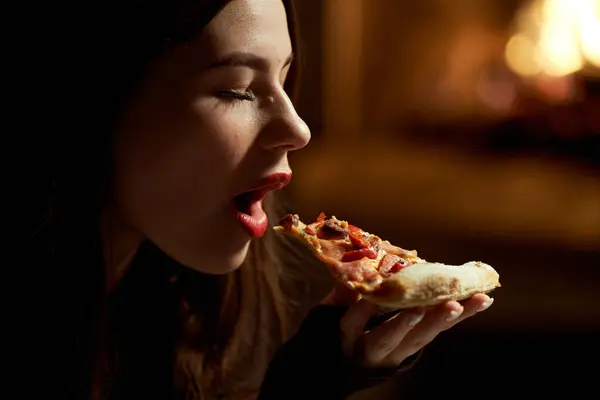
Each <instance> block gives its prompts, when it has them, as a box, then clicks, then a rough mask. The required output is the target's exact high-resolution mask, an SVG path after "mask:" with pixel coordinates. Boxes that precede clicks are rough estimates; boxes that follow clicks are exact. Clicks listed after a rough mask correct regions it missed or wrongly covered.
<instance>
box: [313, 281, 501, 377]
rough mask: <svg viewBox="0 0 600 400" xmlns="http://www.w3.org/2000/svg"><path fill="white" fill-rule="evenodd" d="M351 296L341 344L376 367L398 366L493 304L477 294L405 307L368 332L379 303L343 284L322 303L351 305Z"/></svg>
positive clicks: (361, 361) (354, 356)
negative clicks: (431, 303)
mask: <svg viewBox="0 0 600 400" xmlns="http://www.w3.org/2000/svg"><path fill="white" fill-rule="evenodd" d="M352 297H353V298H354V301H352V300H350V302H351V303H353V304H352V305H351V306H350V308H349V309H348V311H347V312H346V313H345V314H344V316H343V317H342V319H341V321H340V328H341V331H342V346H343V349H344V352H345V353H346V355H347V356H348V357H350V358H351V359H353V360H354V361H355V362H358V363H359V364H361V365H363V366H366V367H375V368H395V367H397V366H399V365H400V364H401V363H402V361H404V360H405V359H406V358H408V357H410V356H411V355H413V354H415V353H416V352H417V351H419V350H421V349H422V348H423V347H424V346H425V345H427V344H428V343H430V342H431V341H432V340H433V339H435V338H436V336H437V335H438V334H439V333H440V332H442V331H445V330H446V329H449V328H451V327H453V326H454V325H456V324H457V323H459V322H461V321H464V320H465V319H467V318H469V317H472V316H473V315H475V314H477V313H478V312H481V311H484V310H486V309H487V308H488V307H489V306H491V305H492V303H493V299H492V298H490V297H488V296H487V295H485V294H477V295H475V296H473V297H471V298H470V299H468V300H465V301H464V302H462V304H461V303H459V302H457V301H448V302H446V303H444V304H441V305H439V306H435V307H430V308H428V309H412V310H406V311H404V312H402V313H400V314H397V315H395V316H393V317H391V318H390V319H388V320H387V321H385V322H384V323H382V324H380V325H379V326H377V327H376V328H374V329H372V330H370V331H366V332H365V326H366V325H367V322H368V321H369V319H370V318H371V317H372V316H373V314H374V312H375V311H376V309H377V308H376V306H374V305H373V304H371V303H369V302H368V301H366V300H364V299H360V300H358V298H357V296H356V295H355V294H353V293H349V291H348V289H345V288H343V287H336V289H334V291H333V292H332V293H331V294H330V295H329V296H328V297H327V298H326V299H325V300H324V302H323V304H331V305H340V304H343V303H346V304H348V302H349V299H351V298H352ZM357 300H358V301H357Z"/></svg>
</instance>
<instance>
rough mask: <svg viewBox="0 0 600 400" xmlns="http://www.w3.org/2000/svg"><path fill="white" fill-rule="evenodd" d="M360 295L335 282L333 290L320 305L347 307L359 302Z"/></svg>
mask: <svg viewBox="0 0 600 400" xmlns="http://www.w3.org/2000/svg"><path fill="white" fill-rule="evenodd" d="M360 297H361V296H360V294H358V293H357V292H356V291H354V290H352V289H350V288H349V287H347V286H345V285H343V284H341V283H339V282H336V283H335V286H334V287H333V290H331V292H329V294H328V295H327V296H326V297H325V299H323V301H322V302H321V304H322V305H328V306H349V305H351V304H354V303H356V302H357V301H358V300H360Z"/></svg>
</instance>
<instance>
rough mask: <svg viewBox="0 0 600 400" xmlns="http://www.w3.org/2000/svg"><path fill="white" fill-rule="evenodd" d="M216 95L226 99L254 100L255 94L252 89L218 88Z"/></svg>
mask: <svg viewBox="0 0 600 400" xmlns="http://www.w3.org/2000/svg"><path fill="white" fill-rule="evenodd" d="M217 96H218V97H219V98H221V99H223V100H226V101H240V100H241V101H254V100H256V95H255V94H254V92H252V90H250V89H246V90H220V91H219V92H217Z"/></svg>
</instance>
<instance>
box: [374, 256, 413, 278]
mask: <svg viewBox="0 0 600 400" xmlns="http://www.w3.org/2000/svg"><path fill="white" fill-rule="evenodd" d="M408 265H409V263H408V261H406V260H405V259H403V258H400V257H398V256H396V255H394V254H390V253H387V254H386V255H385V256H383V258H382V259H381V261H380V262H379V272H380V273H381V274H395V273H396V272H398V271H400V270H401V269H402V268H406V267H408Z"/></svg>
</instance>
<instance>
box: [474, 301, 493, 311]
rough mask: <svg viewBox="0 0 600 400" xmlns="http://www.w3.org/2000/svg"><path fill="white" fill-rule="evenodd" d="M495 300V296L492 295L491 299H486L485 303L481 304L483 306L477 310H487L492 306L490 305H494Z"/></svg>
mask: <svg viewBox="0 0 600 400" xmlns="http://www.w3.org/2000/svg"><path fill="white" fill-rule="evenodd" d="M493 302H494V298H493V297H490V299H489V300H486V301H485V303H483V304H482V305H481V307H479V309H478V310H477V312H480V311H485V310H487V309H488V308H490V306H491V305H492V303H493Z"/></svg>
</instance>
